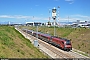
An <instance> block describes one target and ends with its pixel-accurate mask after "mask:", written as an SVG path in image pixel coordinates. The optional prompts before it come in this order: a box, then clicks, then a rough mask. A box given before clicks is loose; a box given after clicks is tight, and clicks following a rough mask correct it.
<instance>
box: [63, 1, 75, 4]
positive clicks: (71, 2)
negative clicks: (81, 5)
mask: <svg viewBox="0 0 90 60" xmlns="http://www.w3.org/2000/svg"><path fill="white" fill-rule="evenodd" d="M65 1H66V2H69V4H73V3H74V0H65Z"/></svg>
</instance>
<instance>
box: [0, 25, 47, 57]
mask: <svg viewBox="0 0 90 60" xmlns="http://www.w3.org/2000/svg"><path fill="white" fill-rule="evenodd" d="M0 58H48V57H47V56H45V55H44V54H43V53H42V52H40V51H39V50H38V49H37V48H36V47H34V46H33V45H32V44H31V42H30V41H29V40H28V39H26V38H24V37H23V36H22V35H21V34H20V33H19V32H18V31H17V30H15V29H14V27H11V26H0Z"/></svg>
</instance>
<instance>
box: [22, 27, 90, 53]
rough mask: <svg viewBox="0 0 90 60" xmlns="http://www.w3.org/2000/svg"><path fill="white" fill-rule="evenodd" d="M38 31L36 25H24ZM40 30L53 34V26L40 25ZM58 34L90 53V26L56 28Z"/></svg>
mask: <svg viewBox="0 0 90 60" xmlns="http://www.w3.org/2000/svg"><path fill="white" fill-rule="evenodd" d="M23 28H28V29H32V30H35V31H36V27H30V26H29V27H23ZM38 31H40V32H44V33H49V34H51V35H53V31H54V29H53V27H49V28H48V27H38ZM56 35H57V36H59V37H64V38H67V39H70V40H71V42H72V47H73V48H75V49H78V50H81V51H84V52H86V53H88V54H90V28H56Z"/></svg>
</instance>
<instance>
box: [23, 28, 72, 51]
mask: <svg viewBox="0 0 90 60" xmlns="http://www.w3.org/2000/svg"><path fill="white" fill-rule="evenodd" d="M22 30H23V31H24V32H26V33H28V34H30V35H32V36H34V37H38V39H40V40H42V41H45V42H47V43H50V44H53V45H54V46H56V47H59V48H61V49H62V50H64V51H70V50H72V44H71V41H70V40H68V39H65V38H61V37H57V36H51V35H50V34H45V33H41V32H36V31H33V30H28V29H22Z"/></svg>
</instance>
